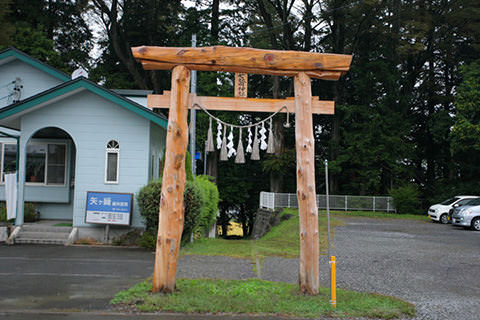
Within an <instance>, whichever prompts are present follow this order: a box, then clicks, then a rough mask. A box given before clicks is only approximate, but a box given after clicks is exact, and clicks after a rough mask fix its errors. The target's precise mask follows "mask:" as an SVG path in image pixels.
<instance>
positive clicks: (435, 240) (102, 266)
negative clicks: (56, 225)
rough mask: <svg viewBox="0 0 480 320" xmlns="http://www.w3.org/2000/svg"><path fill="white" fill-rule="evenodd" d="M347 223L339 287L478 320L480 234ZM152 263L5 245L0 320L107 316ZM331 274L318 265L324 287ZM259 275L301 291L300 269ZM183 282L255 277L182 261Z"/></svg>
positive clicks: (141, 256)
mask: <svg viewBox="0 0 480 320" xmlns="http://www.w3.org/2000/svg"><path fill="white" fill-rule="evenodd" d="M344 221H345V225H344V226H342V227H337V228H336V229H335V239H334V245H335V247H334V248H333V249H332V252H333V254H335V255H336V257H337V286H338V287H340V288H346V289H353V290H359V291H368V292H378V293H382V294H387V295H393V296H397V297H400V298H402V299H405V300H407V301H410V302H412V303H414V304H415V305H416V307H417V317H416V319H454V320H455V319H462V320H470V319H472V320H473V319H480V282H479V281H478V276H479V275H480V232H473V231H468V230H464V229H460V228H456V227H452V226H450V225H440V224H433V223H425V222H420V221H410V220H390V219H370V218H345V219H344ZM153 260H154V255H153V254H152V253H151V252H147V251H145V250H141V249H125V248H108V247H103V248H92V247H63V246H39V245H37V246H32V245H19V246H11V247H8V246H1V245H0V266H2V267H1V268H0V318H2V316H5V315H7V316H8V315H11V316H13V318H17V317H20V315H21V316H23V317H24V318H25V319H37V316H36V315H35V313H31V312H36V311H38V312H40V311H42V312H43V311H52V310H64V311H68V310H70V311H77V310H83V311H85V312H92V311H94V312H97V311H98V312H109V311H111V306H109V304H108V301H109V300H110V298H111V297H112V296H113V295H114V294H115V293H116V292H118V291H119V290H121V289H124V288H128V287H129V286H131V285H132V284H134V283H137V282H139V281H140V280H141V279H144V278H146V277H148V276H150V275H151V273H152V271H153ZM328 268H329V267H328V261H327V257H325V256H322V257H321V261H320V281H321V284H322V285H324V286H328V285H329V273H328ZM261 270H262V279H265V280H272V281H284V282H291V283H295V282H297V275H298V260H297V259H282V258H268V259H265V261H264V262H263V265H262V268H261ZM178 276H179V277H185V278H220V279H246V278H254V277H256V274H255V273H254V272H253V265H252V264H251V263H250V261H248V260H242V259H234V258H229V257H205V256H184V257H182V258H181V259H180V261H179V270H178ZM100 288H101V289H100ZM338 303H341V301H339V302H338ZM27 310H30V311H29V312H30V313H26V312H25V311H27ZM2 311H3V312H4V313H2ZM5 312H11V313H9V314H8V313H5ZM69 315H70V317H74V316H76V315H78V314H77V313H76V312H71V313H70V314H69ZM46 317H47V318H50V317H49V316H46ZM7 318H8V317H7ZM51 318H52V319H56V318H55V317H54V316H52V317H51ZM192 318H194V317H192ZM199 318H202V317H199ZM205 318H208V317H205ZM211 318H215V317H211ZM22 319H23V318H22ZM45 319H46V318H45ZM92 319H94V318H92ZM165 319H166V318H165ZM185 319H187V317H185Z"/></svg>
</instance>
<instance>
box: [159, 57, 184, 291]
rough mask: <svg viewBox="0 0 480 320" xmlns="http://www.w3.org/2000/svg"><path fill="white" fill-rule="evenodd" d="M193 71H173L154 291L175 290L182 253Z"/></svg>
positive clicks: (180, 69)
mask: <svg viewBox="0 0 480 320" xmlns="http://www.w3.org/2000/svg"><path fill="white" fill-rule="evenodd" d="M189 85H190V70H189V69H187V68H186V67H184V66H177V67H175V68H174V69H173V71H172V89H171V96H170V110H169V115H168V128H167V139H166V150H165V166H164V170H163V180H162V193H161V199H160V208H159V219H158V236H157V247H156V252H155V268H154V272H153V287H152V292H153V293H155V292H159V291H161V292H165V293H169V292H173V290H175V278H176V273H177V261H178V252H179V249H180V240H181V236H182V231H183V222H184V205H183V192H184V190H185V153H186V150H187V144H188V124H187V114H188V104H187V103H188V94H189Z"/></svg>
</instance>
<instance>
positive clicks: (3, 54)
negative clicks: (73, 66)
mask: <svg viewBox="0 0 480 320" xmlns="http://www.w3.org/2000/svg"><path fill="white" fill-rule="evenodd" d="M11 56H13V57H15V58H17V59H19V60H21V61H23V62H25V63H27V64H29V65H31V66H32V67H35V68H37V69H40V70H41V71H43V72H45V73H48V74H49V75H51V76H53V77H55V78H57V79H59V80H61V81H65V82H66V81H70V80H71V77H70V76H69V75H68V74H66V73H65V72H63V71H60V70H58V69H56V68H54V67H52V66H50V65H48V64H46V63H44V62H42V61H40V60H38V59H36V58H34V57H32V56H30V55H28V54H26V53H25V52H23V51H20V50H18V49H17V48H15V47H8V48H6V49H4V50H2V51H0V60H1V59H4V58H7V57H11Z"/></svg>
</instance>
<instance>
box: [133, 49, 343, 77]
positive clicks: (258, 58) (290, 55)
mask: <svg viewBox="0 0 480 320" xmlns="http://www.w3.org/2000/svg"><path fill="white" fill-rule="evenodd" d="M132 53H133V56H134V57H135V59H137V61H139V62H140V63H142V65H143V67H144V69H147V70H169V69H173V67H175V66H177V65H183V66H185V67H187V68H188V69H190V70H199V71H224V72H237V73H254V74H255V73H257V74H270V75H279V76H295V75H297V74H298V73H299V72H304V73H305V74H306V75H308V76H309V77H312V78H319V79H324V80H338V79H339V78H340V76H341V75H343V74H344V73H345V72H347V71H348V69H349V68H350V63H351V61H352V56H351V55H343V54H327V53H317V52H302V51H280V50H263V49H254V48H233V47H226V46H214V47H203V48H202V47H199V48H190V47H188V48H172V47H149V46H142V47H135V48H132Z"/></svg>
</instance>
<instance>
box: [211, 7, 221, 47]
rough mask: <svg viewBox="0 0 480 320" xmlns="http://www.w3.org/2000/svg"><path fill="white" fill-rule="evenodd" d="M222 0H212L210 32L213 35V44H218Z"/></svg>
mask: <svg viewBox="0 0 480 320" xmlns="http://www.w3.org/2000/svg"><path fill="white" fill-rule="evenodd" d="M219 8H220V0H213V1H212V20H211V26H212V27H211V29H210V33H211V35H212V45H216V44H218V30H219V27H218V25H219V20H220V19H219V17H220V9H219Z"/></svg>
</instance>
